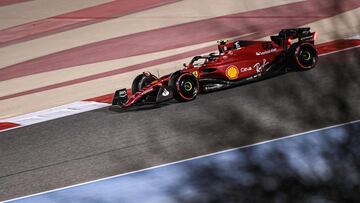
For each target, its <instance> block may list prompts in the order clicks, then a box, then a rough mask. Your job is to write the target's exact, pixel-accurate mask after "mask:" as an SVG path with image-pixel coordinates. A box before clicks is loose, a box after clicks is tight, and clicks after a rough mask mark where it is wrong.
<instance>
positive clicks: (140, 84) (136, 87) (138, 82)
mask: <svg viewBox="0 0 360 203" xmlns="http://www.w3.org/2000/svg"><path fill="white" fill-rule="evenodd" d="M155 80H156V77H155V76H154V75H151V74H147V75H146V74H144V73H143V74H140V75H138V76H136V78H135V79H134V80H133V82H132V85H131V93H132V94H135V93H136V92H138V91H140V90H142V89H143V88H144V87H146V86H147V85H149V84H150V83H152V82H154V81H155Z"/></svg>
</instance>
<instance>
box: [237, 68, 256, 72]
mask: <svg viewBox="0 0 360 203" xmlns="http://www.w3.org/2000/svg"><path fill="white" fill-rule="evenodd" d="M252 69H253V68H252V67H248V68H240V72H242V73H243V72H247V71H252Z"/></svg>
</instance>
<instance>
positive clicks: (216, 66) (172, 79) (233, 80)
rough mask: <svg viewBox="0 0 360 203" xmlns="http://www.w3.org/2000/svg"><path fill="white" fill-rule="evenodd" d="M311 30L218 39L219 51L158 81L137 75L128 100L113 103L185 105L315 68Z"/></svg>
mask: <svg viewBox="0 0 360 203" xmlns="http://www.w3.org/2000/svg"><path fill="white" fill-rule="evenodd" d="M315 35H316V33H315V32H310V28H295V29H284V30H281V31H280V33H279V34H278V35H276V36H271V41H233V42H227V41H224V40H222V41H219V42H218V53H210V54H209V55H206V56H195V57H194V58H193V59H192V60H191V61H190V63H189V64H187V65H186V64H184V66H185V67H184V68H183V69H182V70H179V71H176V72H174V73H172V74H169V75H165V76H163V77H161V78H157V77H156V76H154V75H153V74H151V73H149V72H144V73H142V74H140V75H138V76H137V77H136V78H135V79H134V81H133V83H132V87H131V92H132V94H131V95H130V96H129V95H128V92H127V90H126V89H120V90H117V91H116V92H115V95H114V97H113V101H112V104H113V105H119V106H120V107H130V106H138V105H143V104H154V103H155V104H156V103H159V102H163V101H166V100H169V99H172V98H175V99H176V100H177V101H180V102H185V101H191V100H193V99H195V98H196V96H197V95H198V94H199V93H206V92H211V91H215V90H219V89H224V88H228V87H232V86H236V85H241V84H245V83H249V82H253V81H258V80H261V79H265V78H269V77H273V76H276V75H280V74H283V73H286V72H289V71H303V70H309V69H312V68H314V67H315V65H316V63H317V60H318V54H317V51H316V49H315V48H314V41H315Z"/></svg>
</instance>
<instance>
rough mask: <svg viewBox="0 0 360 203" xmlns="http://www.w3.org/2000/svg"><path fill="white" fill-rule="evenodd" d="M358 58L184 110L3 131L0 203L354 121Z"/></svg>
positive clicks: (90, 115)
mask: <svg viewBox="0 0 360 203" xmlns="http://www.w3.org/2000/svg"><path fill="white" fill-rule="evenodd" d="M359 56H360V49H359V48H356V49H352V50H349V51H344V52H340V53H336V54H331V55H327V56H323V57H321V58H320V61H319V64H318V67H317V68H316V69H314V70H311V71H306V72H297V73H290V74H286V75H283V76H280V77H276V78H272V79H269V80H265V81H261V82H258V83H253V84H249V85H245V86H242V87H236V88H232V89H228V90H224V91H219V92H215V93H211V94H206V95H200V96H199V97H198V98H197V99H196V100H195V101H192V102H188V103H176V102H170V103H168V104H165V105H163V106H161V107H159V108H148V109H142V110H137V111H123V112H122V111H116V110H114V109H109V108H103V109H99V110H95V111H91V112H86V113H82V114H78V115H74V116H69V117H65V118H61V119H57V120H52V121H48V122H44V123H40V124H36V125H32V126H27V127H23V128H19V129H15V130H10V131H6V132H2V133H0V160H1V165H0V201H1V200H6V199H11V198H15V197H19V196H24V195H29V194H33V193H38V192H42V191H46V190H51V189H55V188H59V187H64V186H68V185H72V184H76V183H81V182H86V181H90V180H94V179H98V178H103V177H107V176H112V175H116V174H120V173H124V172H128V171H134V170H138V169H142V168H147V167H150V166H155V165H159V164H163V163H168V162H173V161H177V160H181V159H186V158H190V157H194V156H198V155H203V154H207V153H211V152H216V151H220V150H224V149H229V148H233V147H239V146H243V145H247V144H251V143H255V142H259V141H263V140H269V139H273V138H277V137H282V136H286V135H289V134H295V133H300V132H304V131H308V130H312V129H318V128H322V127H326V126H330V125H335V124H339V123H344V122H349V121H353V120H358V119H360V107H359V104H360V91H359V87H360V67H359V64H360V57H359ZM84 91H86V90H84ZM44 102H46V101H44Z"/></svg>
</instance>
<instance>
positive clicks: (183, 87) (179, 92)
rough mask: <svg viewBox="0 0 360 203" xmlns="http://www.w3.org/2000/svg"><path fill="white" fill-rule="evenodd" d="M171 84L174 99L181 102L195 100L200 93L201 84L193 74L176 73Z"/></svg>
mask: <svg viewBox="0 0 360 203" xmlns="http://www.w3.org/2000/svg"><path fill="white" fill-rule="evenodd" d="M169 82H170V85H171V86H172V88H173V96H174V99H176V100H177V101H179V102H186V101H191V100H194V99H195V98H196V96H197V95H198V93H199V82H198V80H197V78H196V77H195V76H193V75H192V74H191V73H176V74H174V75H172V77H171V79H170V81H169Z"/></svg>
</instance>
